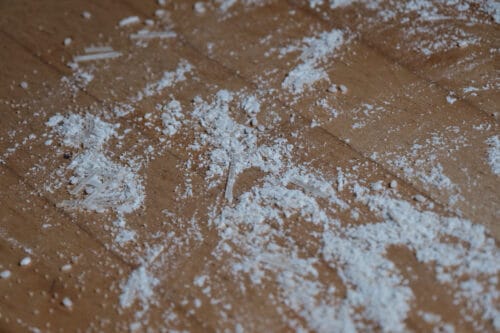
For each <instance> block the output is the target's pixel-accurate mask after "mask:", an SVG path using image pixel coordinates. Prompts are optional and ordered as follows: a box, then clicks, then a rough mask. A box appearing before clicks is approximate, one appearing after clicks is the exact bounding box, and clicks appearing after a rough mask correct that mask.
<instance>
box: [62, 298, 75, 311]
mask: <svg viewBox="0 0 500 333" xmlns="http://www.w3.org/2000/svg"><path fill="white" fill-rule="evenodd" d="M61 304H62V305H64V307H66V308H68V309H71V308H73V301H72V300H71V299H70V298H69V297H64V298H63V300H62V301H61Z"/></svg>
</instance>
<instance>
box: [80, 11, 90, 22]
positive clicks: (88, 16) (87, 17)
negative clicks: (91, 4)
mask: <svg viewBox="0 0 500 333" xmlns="http://www.w3.org/2000/svg"><path fill="white" fill-rule="evenodd" d="M82 17H83V18H84V19H86V20H90V18H91V17H92V14H90V12H88V11H84V12H83V13H82Z"/></svg>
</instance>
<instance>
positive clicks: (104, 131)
mask: <svg viewBox="0 0 500 333" xmlns="http://www.w3.org/2000/svg"><path fill="white" fill-rule="evenodd" d="M46 124H47V126H49V127H52V128H53V129H54V131H55V132H56V133H57V134H59V135H60V136H61V137H62V142H63V143H64V145H66V146H68V147H73V148H83V149H84V150H83V152H81V153H80V154H78V155H76V157H75V158H74V159H73V160H72V161H71V163H70V164H69V165H68V166H67V169H68V170H71V171H72V173H73V176H72V177H71V179H70V183H71V184H72V185H73V187H72V188H71V189H70V190H69V193H70V194H71V195H72V196H73V199H72V200H65V201H63V202H61V203H60V204H58V205H59V206H61V207H65V208H72V209H78V208H81V209H86V210H93V211H96V212H104V211H106V210H107V209H113V210H115V211H116V212H118V213H130V212H132V211H134V210H135V209H137V208H139V207H140V205H141V204H142V202H143V200H144V188H143V186H142V182H141V180H140V179H139V178H138V177H137V176H136V174H135V172H134V170H132V169H131V168H130V167H128V166H124V165H121V164H118V163H115V162H113V161H112V160H111V159H109V158H108V157H107V156H106V155H105V154H104V152H103V146H104V144H105V143H106V142H107V141H108V140H109V139H110V138H111V137H112V136H115V135H116V131H115V128H117V126H115V125H111V124H109V123H106V122H103V121H102V120H100V119H99V118H98V117H96V116H93V115H91V114H86V115H85V116H80V115H78V114H70V115H68V116H66V117H63V116H61V115H60V114H57V115H55V116H53V117H51V118H50V119H49V121H48V122H47V123H46Z"/></svg>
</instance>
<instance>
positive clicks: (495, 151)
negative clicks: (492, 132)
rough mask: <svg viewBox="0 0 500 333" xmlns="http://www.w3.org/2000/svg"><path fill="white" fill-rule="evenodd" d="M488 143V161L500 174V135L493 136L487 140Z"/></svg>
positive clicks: (495, 171)
mask: <svg viewBox="0 0 500 333" xmlns="http://www.w3.org/2000/svg"><path fill="white" fill-rule="evenodd" d="M486 143H487V144H488V163H489V164H490V166H491V171H493V173H494V174H495V175H500V136H499V135H497V136H492V137H490V138H489V139H488V140H486Z"/></svg>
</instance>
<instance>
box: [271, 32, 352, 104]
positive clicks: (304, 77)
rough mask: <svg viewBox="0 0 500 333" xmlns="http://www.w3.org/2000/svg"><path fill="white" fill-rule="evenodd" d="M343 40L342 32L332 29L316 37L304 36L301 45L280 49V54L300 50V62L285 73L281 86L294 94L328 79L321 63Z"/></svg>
mask: <svg viewBox="0 0 500 333" xmlns="http://www.w3.org/2000/svg"><path fill="white" fill-rule="evenodd" d="M344 42H345V37H344V32H342V31H341V30H336V29H334V30H332V31H325V32H322V33H320V34H319V36H318V37H306V38H304V39H303V40H302V43H301V44H302V45H300V46H298V47H297V46H291V47H288V48H283V49H281V51H280V53H281V55H284V54H287V53H290V52H295V51H301V55H300V57H299V59H300V61H301V63H300V64H299V65H297V66H296V67H295V68H294V69H292V70H291V71H290V72H289V73H288V74H287V76H286V78H285V80H284V81H283V83H282V87H283V88H284V89H287V90H289V91H290V92H292V93H294V94H300V93H302V92H303V91H304V89H305V88H309V87H310V86H312V85H313V84H314V83H316V82H317V81H320V80H328V74H327V73H326V71H325V70H324V69H323V68H322V67H321V64H322V62H324V61H325V60H326V59H327V58H330V57H331V56H332V55H333V54H334V52H335V50H337V49H338V48H339V47H340V46H342V45H343V44H344Z"/></svg>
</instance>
